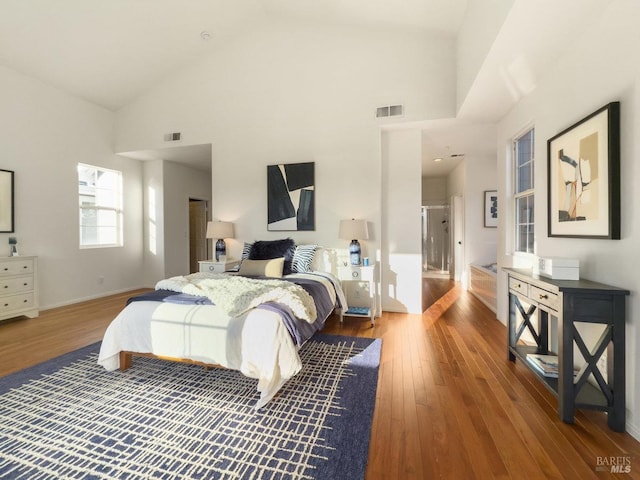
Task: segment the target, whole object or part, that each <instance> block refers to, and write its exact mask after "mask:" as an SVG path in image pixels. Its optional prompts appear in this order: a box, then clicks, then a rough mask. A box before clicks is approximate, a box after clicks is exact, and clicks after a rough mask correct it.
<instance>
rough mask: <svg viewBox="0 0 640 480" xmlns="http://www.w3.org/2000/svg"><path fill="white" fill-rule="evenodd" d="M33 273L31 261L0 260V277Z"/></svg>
mask: <svg viewBox="0 0 640 480" xmlns="http://www.w3.org/2000/svg"><path fill="white" fill-rule="evenodd" d="M25 273H33V259H31V258H25V259H20V260H0V277H4V276H8V275H22V274H25Z"/></svg>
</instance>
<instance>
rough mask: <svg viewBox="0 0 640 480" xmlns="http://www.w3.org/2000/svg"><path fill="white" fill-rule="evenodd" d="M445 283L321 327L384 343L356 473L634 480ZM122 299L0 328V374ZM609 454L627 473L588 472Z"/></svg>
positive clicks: (614, 452)
mask: <svg viewBox="0 0 640 480" xmlns="http://www.w3.org/2000/svg"><path fill="white" fill-rule="evenodd" d="M449 287H453V288H451V289H449V290H448V291H447V289H446V288H444V292H445V293H444V294H442V295H441V296H439V298H437V299H436V298H434V299H432V300H430V301H429V302H428V303H429V304H430V306H429V308H428V309H427V310H426V311H425V312H424V313H423V314H422V315H406V314H398V313H387V312H385V313H384V314H383V316H382V317H381V318H380V319H378V320H377V321H376V326H375V327H373V328H372V327H371V326H370V324H369V322H368V321H367V320H366V319H358V318H351V317H349V318H345V321H344V323H343V324H340V322H339V320H338V318H337V317H331V318H330V319H329V320H328V321H327V324H326V326H325V329H324V331H325V332H326V333H332V334H340V335H354V336H362V337H374V338H382V339H383V344H382V358H381V365H380V374H379V384H378V392H377V395H376V408H375V413H374V419H373V425H372V434H371V441H370V446H369V461H368V467H367V474H366V478H367V479H368V480H378V479H431V478H445V479H449V478H450V479H456V480H458V479H483V480H484V479H492V478H501V479H525V478H526V479H538V478H539V479H545V478H557V479H560V478H564V479H596V478H636V479H640V444H639V443H638V442H637V441H636V440H634V439H633V438H632V437H631V436H630V435H628V434H624V433H616V432H612V431H611V430H609V429H608V428H607V425H606V417H605V415H604V414H602V413H600V412H590V411H584V410H581V411H579V412H578V413H577V414H576V421H575V424H573V425H567V424H564V423H563V422H561V421H560V420H559V418H558V415H557V412H556V406H557V404H556V400H555V398H554V397H553V396H552V395H551V394H550V393H549V392H548V391H547V390H546V389H545V388H544V387H543V386H542V385H541V384H540V382H538V381H537V380H536V378H535V377H534V376H533V375H532V374H531V373H530V372H529V371H528V370H527V369H526V368H524V367H523V366H522V365H521V364H519V363H516V364H513V363H510V362H508V361H507V355H506V346H505V343H506V329H505V327H504V326H503V325H502V324H501V323H500V322H498V321H497V320H496V319H495V315H494V314H493V312H491V311H490V310H489V309H488V308H487V307H485V306H484V305H483V304H482V303H481V302H480V301H479V300H477V299H476V298H475V297H473V296H472V295H470V294H468V293H466V292H464V291H462V290H461V289H460V287H459V286H455V285H453V284H451V285H449ZM425 288H426V289H428V288H429V286H428V285H427V286H426V287H425ZM433 288H441V285H438V286H434V287H433ZM133 293H135V292H133ZM131 294H132V293H131V292H130V293H124V294H119V295H114V296H111V297H106V298H103V299H98V300H92V301H89V302H83V303H79V304H76V305H71V306H68V307H61V308H56V309H51V310H48V311H45V312H42V314H41V316H40V317H39V318H37V319H21V320H17V321H11V322H8V323H7V322H3V323H0V376H3V375H6V374H8V373H11V372H14V371H17V370H20V369H22V368H25V367H27V366H30V365H34V364H37V363H40V362H42V361H45V360H47V359H49V358H53V357H55V356H58V355H60V354H62V353H65V352H67V351H72V350H75V349H77V348H79V347H82V346H85V345H89V344H91V343H93V342H95V341H98V340H100V339H101V338H102V335H103V333H104V330H105V328H106V327H107V325H108V324H109V322H110V321H111V320H112V319H113V318H114V317H115V316H116V314H117V313H118V312H119V311H120V310H121V308H122V307H123V306H124V302H125V300H126V298H128V297H129V296H131ZM438 295H440V294H438ZM438 295H435V294H434V296H435V297H437V296H438ZM610 457H618V458H621V459H622V460H620V461H623V462H626V461H628V462H629V464H630V472H629V473H628V474H615V475H613V474H611V473H609V472H604V471H598V470H597V467H598V466H599V465H598V461H599V458H600V459H602V458H607V459H609V458H610Z"/></svg>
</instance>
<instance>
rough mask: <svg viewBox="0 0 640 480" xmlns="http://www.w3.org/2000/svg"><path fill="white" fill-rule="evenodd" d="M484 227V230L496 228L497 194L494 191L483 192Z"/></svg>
mask: <svg viewBox="0 0 640 480" xmlns="http://www.w3.org/2000/svg"><path fill="white" fill-rule="evenodd" d="M484 226H485V228H496V227H497V226H498V192H497V191H495V190H487V191H485V192H484Z"/></svg>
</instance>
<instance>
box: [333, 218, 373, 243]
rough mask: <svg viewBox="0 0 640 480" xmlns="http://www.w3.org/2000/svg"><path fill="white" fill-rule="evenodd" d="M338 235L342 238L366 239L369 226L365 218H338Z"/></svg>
mask: <svg viewBox="0 0 640 480" xmlns="http://www.w3.org/2000/svg"><path fill="white" fill-rule="evenodd" d="M338 236H339V237H340V238H341V239H343V240H367V239H368V238H369V228H368V227H367V221H366V220H354V219H351V220H340V232H339V234H338Z"/></svg>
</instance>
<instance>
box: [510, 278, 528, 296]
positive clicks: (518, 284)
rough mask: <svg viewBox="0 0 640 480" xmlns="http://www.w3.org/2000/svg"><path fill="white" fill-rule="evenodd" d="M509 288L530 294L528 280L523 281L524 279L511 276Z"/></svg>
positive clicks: (523, 293) (526, 294)
mask: <svg viewBox="0 0 640 480" xmlns="http://www.w3.org/2000/svg"><path fill="white" fill-rule="evenodd" d="M509 289H510V290H515V291H516V292H518V293H521V294H522V295H524V296H525V297H528V296H529V284H528V283H527V282H523V281H522V280H518V279H517V278H513V277H509Z"/></svg>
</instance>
